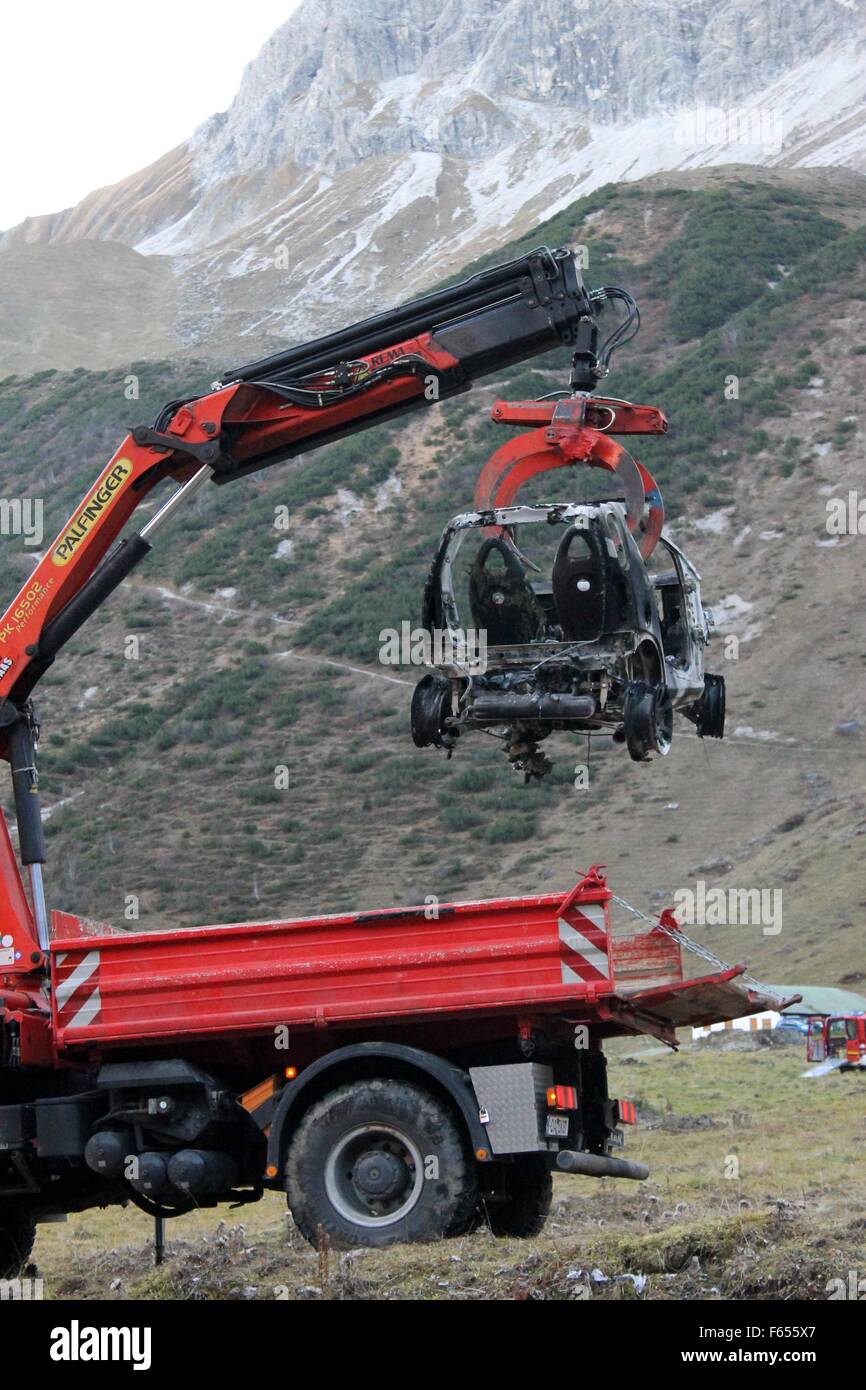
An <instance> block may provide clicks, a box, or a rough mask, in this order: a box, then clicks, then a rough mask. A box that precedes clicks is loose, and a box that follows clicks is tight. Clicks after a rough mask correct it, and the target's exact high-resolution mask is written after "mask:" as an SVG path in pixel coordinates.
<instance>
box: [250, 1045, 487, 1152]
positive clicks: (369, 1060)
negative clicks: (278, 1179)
mask: <svg viewBox="0 0 866 1390" xmlns="http://www.w3.org/2000/svg"><path fill="white" fill-rule="evenodd" d="M383 1075H384V1076H391V1077H399V1078H402V1079H404V1080H412V1079H416V1078H424V1077H427V1078H429V1080H431V1081H432V1082H433V1083H434V1089H435V1090H437V1091H438V1092H440V1094H441V1093H442V1092H445V1094H446V1095H447V1096H448V1097H449V1098H450V1099H451V1101H452V1102H453V1104H454V1106H455V1108H456V1109H457V1111H458V1112H459V1114H460V1115H461V1116H462V1118H463V1121H464V1123H465V1125H466V1130H467V1133H468V1136H469V1141H470V1144H471V1147H472V1149H473V1151H474V1153H475V1157H476V1158H479V1153H480V1152H483V1153H484V1156H485V1157H484V1158H483V1159H479V1161H481V1162H486V1161H489V1159H490V1158H491V1157H492V1155H491V1153H490V1144H489V1140H488V1138H487V1134H486V1132H485V1129H484V1126H483V1125H482V1124H481V1121H480V1119H479V1116H478V1101H477V1100H476V1098H475V1092H474V1090H473V1088H472V1083H471V1081H470V1079H469V1073H468V1072H466V1071H464V1070H463V1069H462V1068H461V1067H456V1066H454V1065H453V1063H451V1062H446V1061H443V1059H442V1058H441V1057H436V1056H434V1054H433V1053H431V1052H424V1051H422V1050H421V1049H420V1048H417V1047H405V1046H404V1045H403V1044H402V1043H356V1044H354V1045H352V1046H349V1047H339V1048H337V1049H336V1051H334V1052H329V1053H328V1054H327V1056H325V1057H320V1058H319V1059H318V1061H316V1062H313V1063H312V1065H311V1066H309V1067H306V1068H305V1069H304V1071H303V1072H302V1073H301V1075H300V1076H298V1077H297V1078H296V1079H295V1080H294V1081H290V1082H289V1084H288V1085H287V1086H284V1087H283V1089H282V1091H280V1093H279V1096H278V1097H277V1098H276V1100H275V1103H274V1108H273V1114H272V1117H271V1118H270V1132H269V1134H268V1156H267V1165H268V1174H269V1176H272V1175H276V1174H279V1175H280V1176H282V1171H283V1160H284V1157H285V1153H286V1149H287V1148H288V1144H289V1140H290V1138H291V1135H292V1132H293V1130H294V1129H295V1127H296V1126H297V1124H298V1123H299V1122H300V1120H301V1118H302V1116H303V1115H304V1113H305V1111H306V1110H307V1109H308V1108H309V1106H310V1105H311V1104H312V1103H313V1102H314V1101H315V1100H318V1099H319V1097H320V1096H322V1095H324V1094H325V1093H326V1092H327V1091H329V1090H331V1089H332V1087H334V1086H337V1085H340V1084H342V1083H343V1082H345V1081H359V1080H363V1079H364V1078H365V1077H372V1076H383ZM257 1118H259V1117H257ZM264 1119H266V1117H265V1116H261V1118H260V1123H261V1121H262V1120H264Z"/></svg>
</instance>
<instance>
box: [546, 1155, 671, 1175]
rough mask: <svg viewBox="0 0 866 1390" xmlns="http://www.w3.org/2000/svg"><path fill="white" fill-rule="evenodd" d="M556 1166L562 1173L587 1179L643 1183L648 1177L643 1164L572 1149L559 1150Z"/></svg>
mask: <svg viewBox="0 0 866 1390" xmlns="http://www.w3.org/2000/svg"><path fill="white" fill-rule="evenodd" d="M556 1166H557V1168H561V1169H562V1171H563V1173H583V1174H585V1176H586V1177H588V1178H633V1179H634V1181H635V1182H643V1180H644V1178H648V1177H649V1168H647V1166H646V1164H645V1163H629V1161H628V1159H626V1158H610V1157H609V1155H608V1154H585V1153H577V1152H575V1150H574V1149H560V1151H559V1153H558V1154H557V1155H556Z"/></svg>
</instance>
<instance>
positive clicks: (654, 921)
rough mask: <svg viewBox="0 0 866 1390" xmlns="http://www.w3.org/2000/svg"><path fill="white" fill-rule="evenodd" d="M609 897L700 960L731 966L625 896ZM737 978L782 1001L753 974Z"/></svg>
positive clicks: (724, 966) (719, 965) (727, 967)
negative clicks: (630, 901)
mask: <svg viewBox="0 0 866 1390" xmlns="http://www.w3.org/2000/svg"><path fill="white" fill-rule="evenodd" d="M611 898H612V899H613V901H614V902H615V903H619V904H620V906H621V907H624V908H625V909H626V910H627V911H628V912H631V913H633V914H634V916H635V917H640V919H641V921H643V922H649V924H650V926H651V927H654V928H655V929H656V931H660V932H663V933H664V935H665V936H669V937H670V939H671V940H672V941H678V942H679V943H680V944H681V945H682V946H685V947H686V949H687V950H689V951H692V952H693V953H694V955H696V956H700V957H701V959H702V960H705V961H707V962H708V963H709V964H710V965H715V966H717V967H719V968H720V969H722V970H730V968H731V966H730V962H729V961H725V960H722V958H721V956H717V955H715V954H714V952H713V951H710V950H708V949H707V947H706V946H702V945H701V944H700V942H698V941H693V940H692V939H691V937H690V936H686V934H685V932H683V931H680V930H679V929H677V930H676V931H674V930H673V928H672V927H667V926H665V924H664V922H660V921H659V919H658V917H650V916H649V915H648V914H647V913H646V912H641V910H640V908H639V907H632V905H631V903H629V902H626V900H625V898H620V897H619V896H618V895H617V894H616V893H611ZM738 978H739V979H740V980H742V982H743V983H744V984H748V985H752V986H753V987H754V988H755V989H759V990H761V991H762V993H764V994H769V995H771V997H772V998H774V999H778V1000H779V1002H780V1003H781V1002H782V996H781V995H780V994H776V991H775V990H773V989H771V988H770V987H769V985H765V984H763V983H762V982H761V981H760V980H756V979H755V977H754V976H753V975H748V974H743V975H740V976H738Z"/></svg>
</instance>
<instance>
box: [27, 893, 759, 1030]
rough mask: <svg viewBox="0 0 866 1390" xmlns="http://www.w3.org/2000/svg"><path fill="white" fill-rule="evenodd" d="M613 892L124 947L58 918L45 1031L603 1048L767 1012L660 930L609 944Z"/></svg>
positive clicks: (238, 926) (157, 938) (96, 930)
mask: <svg viewBox="0 0 866 1390" xmlns="http://www.w3.org/2000/svg"><path fill="white" fill-rule="evenodd" d="M610 897H611V894H610V890H609V889H608V888H607V886H606V883H605V880H604V878H603V877H602V876H601V875H600V874H599V873H597V872H595V871H592V872H590V874H589V875H588V876H587V877H586V878H585V879H583V880H582V881H581V882H580V883H579V884H578V885H577V887H576V888H575V889H573V890H572V892H571V893H569V894H567V895H565V896H564V895H563V894H561V893H552V894H545V895H543V896H537V897H524V898H502V899H496V900H493V901H487V902H468V903H454V904H440V905H438V907H436V908H433V907H428V908H398V909H391V910H386V911H381V912H359V913H351V914H347V915H345V916H327V917H308V918H303V919H301V920H298V921H290V922H254V923H249V922H245V923H234V924H231V925H226V926H213V927H196V928H187V929H182V930H177V931H168V932H126V931H116V930H114V929H112V928H110V927H100V926H96V925H95V924H91V923H88V922H86V921H84V920H82V919H80V918H76V917H72V916H70V915H69V914H65V913H55V914H54V921H53V928H54V931H53V935H54V940H53V944H52V948H51V979H52V991H51V993H52V1026H53V1030H54V1037H55V1044H56V1046H57V1047H58V1048H59V1049H61V1050H63V1049H68V1048H71V1047H76V1046H78V1045H93V1044H98V1045H100V1046H101V1047H106V1046H108V1047H111V1046H122V1045H123V1044H129V1043H132V1042H140V1041H146V1040H148V1039H153V1040H154V1041H156V1040H158V1041H159V1042H160V1043H165V1042H167V1041H175V1040H195V1039H206V1038H208V1037H211V1036H213V1035H216V1034H218V1035H220V1036H228V1035H235V1036H243V1035H250V1034H260V1035H264V1034H267V1033H272V1031H273V1029H274V1028H276V1027H279V1026H281V1025H282V1026H286V1027H289V1028H291V1029H292V1030H293V1031H304V1030H309V1029H317V1028H330V1029H335V1028H344V1029H345V1028H350V1027H353V1026H354V1027H355V1028H357V1027H359V1026H361V1025H363V1024H364V1023H365V1022H366V1023H367V1025H368V1026H369V1023H370V1022H371V1021H373V1020H375V1021H376V1022H377V1023H381V1024H382V1025H383V1026H387V1025H388V1024H389V1023H393V1022H397V1021H406V1022H409V1021H413V1022H417V1021H419V1020H425V1019H427V1020H429V1019H440V1020H441V1019H443V1018H445V1017H447V1018H451V1019H459V1018H463V1019H465V1018H467V1017H470V1018H475V1019H480V1018H484V1017H486V1018H489V1017H490V1016H495V1015H506V1014H507V1015H512V1016H513V1015H515V1014H520V1015H537V1014H544V1013H554V1014H558V1015H560V1016H563V1015H565V1016H567V1017H568V1018H569V1019H570V1020H572V1019H573V1020H574V1021H575V1022H580V1021H584V1022H587V1023H592V1024H596V1025H600V1026H602V1027H603V1028H604V1030H605V1031H607V1032H612V1033H615V1032H623V1031H632V1030H633V1029H634V1028H635V1027H637V1028H638V1029H639V1030H644V1029H646V1030H647V1031H659V1030H668V1031H669V1030H670V1029H671V1028H672V1027H680V1026H682V1025H684V1024H696V1023H702V1022H706V1021H709V1020H710V1019H712V1020H714V1021H715V1020H719V1019H724V1018H734V1017H739V1016H741V1015H743V1014H747V1013H751V1012H755V1011H757V1010H759V1009H762V1008H767V1007H769V1002H770V1001H769V1000H768V997H767V996H765V995H763V994H761V993H760V992H758V991H756V990H754V989H751V988H748V989H747V988H746V987H745V986H744V985H742V984H739V983H737V981H736V977H737V976H738V975H739V974H741V973H742V972H743V967H742V966H732V967H729V968H728V969H726V970H724V971H721V972H719V973H717V974H715V975H711V976H704V977H703V978H701V979H698V980H694V979H693V980H684V979H683V967H682V952H681V947H680V943H679V941H678V940H676V939H675V938H672V937H671V936H670V935H669V934H668V933H667V932H666V931H664V930H663V929H662V928H661V927H658V928H655V929H652V928H651V929H649V930H647V931H643V932H640V933H638V934H635V935H632V936H629V937H625V938H620V939H614V938H613V937H612V935H611V930H610V916H609V902H610Z"/></svg>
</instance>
